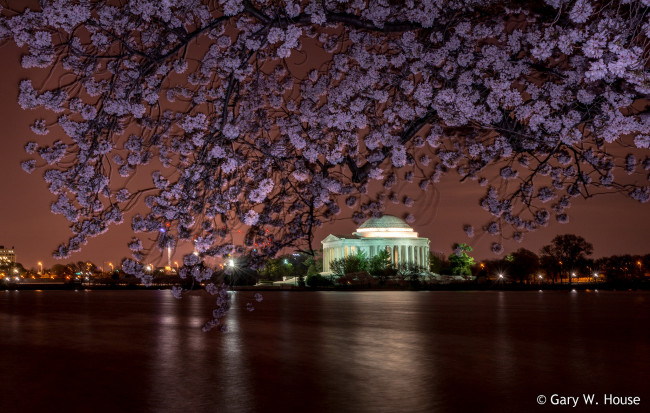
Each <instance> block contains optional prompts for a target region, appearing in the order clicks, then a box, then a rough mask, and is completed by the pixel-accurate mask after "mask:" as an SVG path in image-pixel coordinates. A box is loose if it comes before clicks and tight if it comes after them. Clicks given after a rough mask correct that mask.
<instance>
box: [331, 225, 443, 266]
mask: <svg viewBox="0 0 650 413" xmlns="http://www.w3.org/2000/svg"><path fill="white" fill-rule="evenodd" d="M429 242H430V241H429V238H420V237H418V233H417V232H415V231H413V228H411V227H410V226H409V225H408V224H407V223H406V222H404V221H403V220H401V219H399V218H397V217H394V216H392V215H384V216H382V217H381V218H370V219H368V220H367V221H366V222H364V223H363V224H362V225H361V226H360V227H359V228H357V231H356V232H354V233H353V234H352V235H332V234H330V235H328V236H327V237H326V238H325V239H324V240H323V241H322V244H323V272H322V273H321V274H323V275H330V274H332V271H331V269H330V263H331V262H332V261H334V260H337V259H340V258H345V257H347V256H349V255H354V254H357V252H359V251H362V252H363V253H364V254H365V256H366V257H368V258H371V257H374V256H375V255H377V253H379V251H382V250H385V251H386V252H388V255H389V257H390V260H391V262H392V264H393V266H394V267H395V268H401V267H404V266H406V265H407V264H408V263H412V264H415V265H417V266H419V267H422V268H426V269H428V267H429Z"/></svg>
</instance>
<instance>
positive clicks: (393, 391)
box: [0, 291, 650, 413]
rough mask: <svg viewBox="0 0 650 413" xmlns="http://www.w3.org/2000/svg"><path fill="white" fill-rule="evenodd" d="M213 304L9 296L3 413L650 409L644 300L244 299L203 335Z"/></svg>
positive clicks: (619, 295) (0, 322) (3, 340)
mask: <svg viewBox="0 0 650 413" xmlns="http://www.w3.org/2000/svg"><path fill="white" fill-rule="evenodd" d="M212 301H213V300H212V298H211V297H209V296H207V294H205V293H203V292H197V293H192V294H190V295H188V296H186V297H184V298H183V299H182V300H180V301H179V300H176V299H174V298H173V297H172V296H171V294H170V292H169V291H77V292H74V291H2V292H0V412H3V413H10V412H59V411H60V412H372V413H375V412H492V411H494V412H528V411H551V412H552V411H597V412H603V411H616V412H628V411H630V412H632V411H644V412H647V411H650V384H649V382H648V372H650V333H649V326H650V293H647V292H577V293H576V292H573V293H571V292H560V291H556V292H496V291H493V292H266V293H264V301H263V302H261V303H259V304H256V309H255V311H254V312H248V311H246V310H245V304H246V302H248V301H253V300H252V293H247V292H237V293H235V294H234V299H233V309H232V311H231V312H230V314H229V316H228V325H229V327H230V331H229V332H228V333H220V332H217V331H212V332H209V333H204V332H202V331H201V328H200V327H201V325H202V324H203V323H204V322H205V321H206V320H207V319H208V314H209V313H210V309H211V305H212ZM553 394H556V395H559V396H580V395H582V394H595V401H596V402H597V401H600V405H599V406H597V407H596V406H584V405H582V401H581V404H579V405H578V406H577V408H571V407H566V406H560V405H555V406H554V405H552V404H551V396H552V395H553ZM603 394H614V395H619V396H638V397H640V400H641V402H640V403H641V404H640V406H603V402H602V397H603ZM540 395H544V396H545V397H547V398H548V399H547V402H546V404H544V405H543V406H541V405H539V404H538V401H537V398H538V396H540Z"/></svg>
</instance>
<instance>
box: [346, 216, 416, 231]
mask: <svg viewBox="0 0 650 413" xmlns="http://www.w3.org/2000/svg"><path fill="white" fill-rule="evenodd" d="M362 228H411V227H410V226H409V224H407V223H406V222H404V220H402V219H400V218H397V217H395V216H393V215H384V216H382V217H379V218H370V219H368V220H367V221H366V222H364V223H363V224H361V226H360V227H359V229H362Z"/></svg>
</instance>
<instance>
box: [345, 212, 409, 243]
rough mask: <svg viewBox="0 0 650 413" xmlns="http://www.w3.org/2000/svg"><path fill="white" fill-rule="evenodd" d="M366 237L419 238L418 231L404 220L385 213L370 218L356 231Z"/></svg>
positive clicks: (356, 233)
mask: <svg viewBox="0 0 650 413" xmlns="http://www.w3.org/2000/svg"><path fill="white" fill-rule="evenodd" d="M354 235H357V236H359V237H364V238H417V237H418V233H417V232H415V231H413V228H411V227H410V226H409V224H407V223H406V222H404V220H402V219H401V218H398V217H396V216H393V215H384V216H381V217H379V218H370V219H368V220H367V221H366V222H364V223H363V224H361V226H360V227H359V228H357V232H355V233H354Z"/></svg>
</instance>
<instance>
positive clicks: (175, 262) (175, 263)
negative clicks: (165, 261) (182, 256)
mask: <svg viewBox="0 0 650 413" xmlns="http://www.w3.org/2000/svg"><path fill="white" fill-rule="evenodd" d="M174 265H175V266H176V272H178V261H174Z"/></svg>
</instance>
